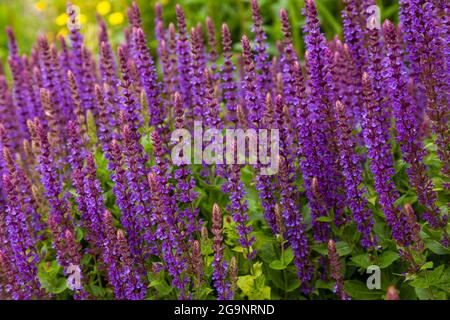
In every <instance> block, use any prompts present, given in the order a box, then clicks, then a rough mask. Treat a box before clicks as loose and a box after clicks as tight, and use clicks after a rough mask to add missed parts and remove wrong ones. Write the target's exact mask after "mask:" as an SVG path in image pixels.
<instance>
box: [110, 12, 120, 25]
mask: <svg viewBox="0 0 450 320" xmlns="http://www.w3.org/2000/svg"><path fill="white" fill-rule="evenodd" d="M108 20H109V23H111V24H112V25H113V26H116V25H118V24H121V23H122V22H123V20H124V16H123V13H122V12H114V13H111V14H110V15H109V18H108Z"/></svg>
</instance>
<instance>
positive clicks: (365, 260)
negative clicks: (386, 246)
mask: <svg viewBox="0 0 450 320" xmlns="http://www.w3.org/2000/svg"><path fill="white" fill-rule="evenodd" d="M352 262H353V263H354V264H355V265H356V266H358V267H361V268H365V269H367V267H368V266H370V265H371V264H372V262H371V261H370V258H369V255H367V254H360V255H357V256H354V257H352Z"/></svg>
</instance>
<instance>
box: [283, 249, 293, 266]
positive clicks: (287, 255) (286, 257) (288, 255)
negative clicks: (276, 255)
mask: <svg viewBox="0 0 450 320" xmlns="http://www.w3.org/2000/svg"><path fill="white" fill-rule="evenodd" d="M292 260H294V253H293V252H292V248H288V249H286V250H284V253H283V257H282V261H283V263H284V265H285V266H288V265H289V264H290V263H291V262H292Z"/></svg>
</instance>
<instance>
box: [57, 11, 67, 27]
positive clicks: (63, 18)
mask: <svg viewBox="0 0 450 320" xmlns="http://www.w3.org/2000/svg"><path fill="white" fill-rule="evenodd" d="M68 18H69V17H68V16H67V14H66V13H61V14H60V15H59V16H57V17H56V19H55V22H56V24H57V25H58V26H64V25H65V24H67V20H68Z"/></svg>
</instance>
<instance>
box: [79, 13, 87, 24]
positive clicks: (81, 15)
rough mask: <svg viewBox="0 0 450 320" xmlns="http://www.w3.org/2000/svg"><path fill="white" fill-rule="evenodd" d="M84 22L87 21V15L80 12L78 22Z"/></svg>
mask: <svg viewBox="0 0 450 320" xmlns="http://www.w3.org/2000/svg"><path fill="white" fill-rule="evenodd" d="M86 22H87V17H86V16H85V15H84V14H80V23H81V24H86Z"/></svg>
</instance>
